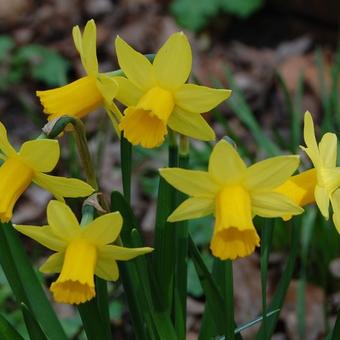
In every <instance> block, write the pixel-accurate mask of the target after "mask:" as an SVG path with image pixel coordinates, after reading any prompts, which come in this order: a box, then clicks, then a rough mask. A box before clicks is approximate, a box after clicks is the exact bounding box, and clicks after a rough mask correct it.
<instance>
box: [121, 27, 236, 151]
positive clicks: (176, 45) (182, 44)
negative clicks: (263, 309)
mask: <svg viewBox="0 0 340 340" xmlns="http://www.w3.org/2000/svg"><path fill="white" fill-rule="evenodd" d="M116 52H117V57H118V62H119V65H120V67H121V69H122V70H123V72H124V74H125V76H126V78H125V77H116V78H115V80H116V81H117V83H118V85H119V90H118V93H117V95H116V98H117V99H118V100H119V101H120V102H121V103H123V104H124V105H126V106H127V108H126V109H125V111H124V116H123V118H122V120H121V122H120V124H119V128H120V129H121V130H123V131H124V136H125V137H126V138H127V139H128V140H129V141H130V142H131V143H132V144H134V145H137V144H140V145H142V146H143V147H146V148H153V147H156V146H159V145H160V144H162V142H163V140H164V137H165V136H166V134H167V132H168V127H169V128H171V129H173V130H174V131H177V132H180V133H181V134H183V135H186V136H190V137H193V138H197V139H201V140H213V139H215V133H214V131H213V130H212V129H211V128H210V126H209V125H208V124H207V122H206V121H205V120H204V119H203V117H202V116H201V113H203V112H207V111H209V110H211V109H212V108H214V107H215V106H217V105H218V104H219V103H221V102H222V101H223V100H225V99H227V98H228V97H229V96H230V93H231V91H230V90H223V89H219V90H218V89H212V88H209V87H205V86H198V85H194V84H185V82H186V81H187V80H188V77H189V74H190V72H191V64H192V55H191V48H190V45H189V42H188V39H187V38H186V36H185V35H184V34H183V33H181V32H180V33H174V34H172V35H171V36H170V38H169V39H168V40H167V42H166V43H165V44H164V45H163V46H162V48H161V49H160V50H159V51H158V52H157V54H156V56H155V59H154V61H153V63H152V64H151V63H150V61H149V60H148V59H147V58H146V57H145V56H144V55H142V54H140V53H138V52H137V51H135V50H134V49H133V48H131V47H130V46H129V45H128V44H127V43H126V42H125V41H124V40H122V39H121V38H120V37H117V39H116Z"/></svg>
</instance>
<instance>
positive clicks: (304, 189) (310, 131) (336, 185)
mask: <svg viewBox="0 0 340 340" xmlns="http://www.w3.org/2000/svg"><path fill="white" fill-rule="evenodd" d="M304 120H305V122H304V123H305V125H304V139H305V143H306V147H303V146H301V148H302V149H303V150H304V151H305V152H306V154H307V155H308V157H309V158H310V160H311V161H312V163H313V165H314V168H313V169H310V170H307V171H305V172H302V173H301V174H299V175H296V176H293V177H291V178H290V179H289V180H288V181H287V182H286V183H284V184H283V185H282V186H280V187H279V188H277V192H281V193H282V194H285V195H286V196H288V197H290V198H291V199H292V200H294V201H295V202H296V203H297V204H299V205H300V206H304V205H305V204H309V203H312V202H316V204H317V206H318V207H319V209H320V212H321V214H322V215H323V216H324V217H325V218H326V219H327V220H328V218H329V202H331V205H332V207H333V222H334V224H335V227H336V229H337V231H338V233H340V167H337V166H336V158H337V143H338V141H337V137H336V135H335V134H334V133H329V132H328V133H326V134H324V135H323V137H322V139H321V141H320V143H319V145H318V144H317V142H316V139H315V132H314V123H313V118H312V115H311V114H310V113H309V112H308V111H307V112H306V113H305V119H304ZM292 189H293V190H292Z"/></svg>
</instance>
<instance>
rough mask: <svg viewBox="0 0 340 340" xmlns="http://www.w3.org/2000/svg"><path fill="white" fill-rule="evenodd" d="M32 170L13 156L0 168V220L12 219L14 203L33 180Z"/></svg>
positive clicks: (21, 160)
mask: <svg viewBox="0 0 340 340" xmlns="http://www.w3.org/2000/svg"><path fill="white" fill-rule="evenodd" d="M34 175H35V173H34V170H33V169H32V168H31V167H30V166H29V165H28V164H26V163H25V161H24V160H23V159H21V158H20V157H18V156H16V155H14V156H12V157H9V158H7V159H6V160H5V162H4V164H2V165H1V167H0V197H1V199H0V220H1V221H2V222H3V223H4V222H8V221H9V220H10V219H11V218H12V211H13V208H14V205H15V203H16V202H17V200H18V199H19V197H20V196H21V195H22V193H23V192H24V191H25V190H26V189H27V188H28V186H29V185H30V184H31V182H32V180H33V178H34Z"/></svg>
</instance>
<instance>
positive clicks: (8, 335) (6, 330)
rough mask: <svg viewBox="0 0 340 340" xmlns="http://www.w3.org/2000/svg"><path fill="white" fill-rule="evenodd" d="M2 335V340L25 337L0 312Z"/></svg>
mask: <svg viewBox="0 0 340 340" xmlns="http://www.w3.org/2000/svg"><path fill="white" fill-rule="evenodd" d="M0 335H1V340H23V339H24V338H23V337H22V336H21V335H20V334H19V333H18V332H17V330H16V329H15V328H14V327H13V326H12V325H11V324H10V323H9V321H7V319H6V318H5V317H4V316H3V315H2V314H0Z"/></svg>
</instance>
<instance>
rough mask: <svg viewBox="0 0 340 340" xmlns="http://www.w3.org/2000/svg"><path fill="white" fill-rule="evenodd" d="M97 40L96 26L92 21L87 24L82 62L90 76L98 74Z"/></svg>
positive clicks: (83, 40) (83, 41)
mask: <svg viewBox="0 0 340 340" xmlns="http://www.w3.org/2000/svg"><path fill="white" fill-rule="evenodd" d="M96 39H97V34H96V24H95V22H94V20H93V19H91V20H89V21H88V22H87V23H86V26H85V29H84V33H83V39H82V47H83V48H82V61H83V62H84V64H83V66H84V68H85V70H86V72H87V74H88V75H95V74H97V73H98V60H97V50H96Z"/></svg>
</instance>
